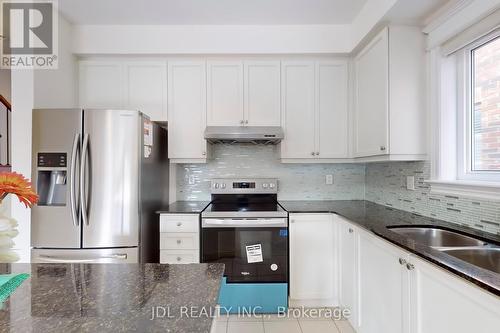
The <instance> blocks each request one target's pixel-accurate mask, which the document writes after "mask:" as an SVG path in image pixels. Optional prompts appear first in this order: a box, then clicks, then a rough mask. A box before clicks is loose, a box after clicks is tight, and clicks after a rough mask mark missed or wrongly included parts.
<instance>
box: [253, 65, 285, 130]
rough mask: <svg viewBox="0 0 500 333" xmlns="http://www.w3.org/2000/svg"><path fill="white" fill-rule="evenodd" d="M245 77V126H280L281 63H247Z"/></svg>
mask: <svg viewBox="0 0 500 333" xmlns="http://www.w3.org/2000/svg"><path fill="white" fill-rule="evenodd" d="M244 77H245V94H244V95H245V124H248V125H249V126H280V124H281V109H280V105H281V100H280V98H281V92H280V62H279V61H247V62H245V65H244ZM247 122H248V123H247Z"/></svg>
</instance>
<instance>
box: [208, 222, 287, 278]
mask: <svg viewBox="0 0 500 333" xmlns="http://www.w3.org/2000/svg"><path fill="white" fill-rule="evenodd" d="M201 255H202V262H204V263H214V262H217V263H223V264H225V265H226V269H225V272H224V276H226V278H227V282H228V283H235V282H238V283H241V282H252V283H256V282H260V283H269V282H285V283H286V282H288V223H287V219H286V218H268V219H230V218H225V219H216V218H204V219H203V220H202V251H201Z"/></svg>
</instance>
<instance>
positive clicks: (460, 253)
mask: <svg viewBox="0 0 500 333" xmlns="http://www.w3.org/2000/svg"><path fill="white" fill-rule="evenodd" d="M388 228H389V229H390V230H391V231H393V232H395V233H397V234H399V235H402V236H405V237H408V238H410V239H412V240H414V241H415V242H416V243H420V244H423V245H427V246H430V247H432V248H434V249H436V250H439V251H442V252H445V253H447V254H449V255H451V256H454V257H456V258H458V259H460V260H463V261H466V262H468V263H470V264H472V265H475V266H478V267H481V268H484V269H487V270H489V271H492V272H495V273H498V274H500V246H498V245H495V244H491V243H487V242H484V241H482V240H480V239H477V238H474V237H471V236H467V235H463V234H460V233H458V232H454V231H449V230H445V229H439V228H435V227H411V226H397V227H388Z"/></svg>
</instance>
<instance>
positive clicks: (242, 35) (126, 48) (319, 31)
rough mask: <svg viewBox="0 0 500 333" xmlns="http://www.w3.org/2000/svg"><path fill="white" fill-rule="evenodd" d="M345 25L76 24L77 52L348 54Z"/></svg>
mask: <svg viewBox="0 0 500 333" xmlns="http://www.w3.org/2000/svg"><path fill="white" fill-rule="evenodd" d="M349 34H350V32H349V25H302V26H293V25H289V26H279V25H276V26H251V25H248V26H243V25H241V26H228V25H219V26H218V25H211V26H188V25H185V26H159V25H157V26H148V25H80V26H75V35H74V37H75V38H74V41H75V43H74V51H75V53H77V54H280V53H288V54H289V53H292V54H296V53H347V52H349V51H350V48H351V41H350V38H349Z"/></svg>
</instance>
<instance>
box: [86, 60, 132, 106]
mask: <svg viewBox="0 0 500 333" xmlns="http://www.w3.org/2000/svg"><path fill="white" fill-rule="evenodd" d="M79 75H80V84H79V86H80V94H79V101H80V106H81V107H83V108H123V107H124V106H125V105H124V101H123V99H124V89H123V81H124V72H123V66H122V64H121V63H119V62H111V61H80V73H79Z"/></svg>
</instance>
